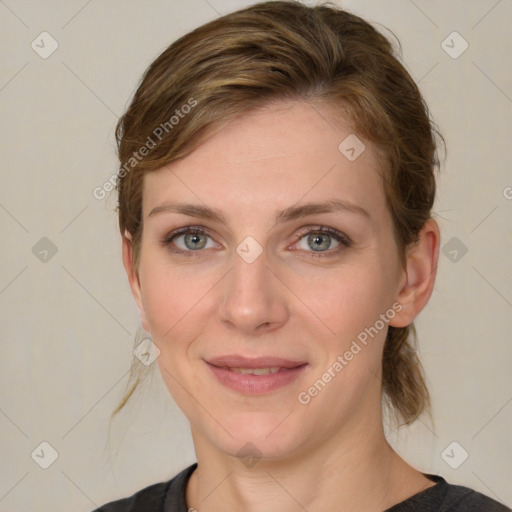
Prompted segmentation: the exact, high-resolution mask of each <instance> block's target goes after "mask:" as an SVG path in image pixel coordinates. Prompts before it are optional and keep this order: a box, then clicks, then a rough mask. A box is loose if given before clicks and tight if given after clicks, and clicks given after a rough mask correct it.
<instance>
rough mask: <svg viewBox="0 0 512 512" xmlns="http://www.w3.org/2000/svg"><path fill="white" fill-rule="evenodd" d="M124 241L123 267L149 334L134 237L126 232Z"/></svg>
mask: <svg viewBox="0 0 512 512" xmlns="http://www.w3.org/2000/svg"><path fill="white" fill-rule="evenodd" d="M122 238H123V240H122V244H123V246H122V251H123V265H124V268H125V271H126V275H127V277H128V282H129V284H130V289H131V291H132V295H133V298H134V299H135V302H136V304H137V307H138V308H139V312H140V319H141V322H142V327H144V329H145V330H146V331H147V332H150V331H149V326H148V323H147V319H146V313H145V310H144V304H143V302H142V294H141V285H140V278H139V273H138V270H137V268H135V265H134V262H133V244H132V237H131V234H130V233H129V232H128V231H125V232H124V235H123V237H122Z"/></svg>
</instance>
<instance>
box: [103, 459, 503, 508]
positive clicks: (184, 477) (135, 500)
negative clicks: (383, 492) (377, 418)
mask: <svg viewBox="0 0 512 512" xmlns="http://www.w3.org/2000/svg"><path fill="white" fill-rule="evenodd" d="M196 467H197V463H195V464H192V466H189V467H188V468H186V469H184V470H183V471H182V472H181V473H179V474H178V475H176V476H175V477H174V478H173V479H172V480H169V481H167V482H161V483H158V484H153V485H150V486H149V487H145V488H144V489H142V490H140V491H138V492H137V493H135V494H133V495H132V496H130V497H129V498H124V499H122V500H117V501H111V502H110V503H107V504H106V505H103V506H102V507H100V508H98V509H96V510H94V511H93V512H188V509H187V502H186V499H185V496H186V493H185V491H186V487H187V481H188V479H189V477H190V475H191V474H192V473H193V471H194V470H195V469H196ZM424 474H425V473H424ZM425 476H426V477H427V478H429V479H430V480H432V481H434V482H436V485H433V486H432V487H429V488H428V489H425V490H424V491H421V492H419V493H417V494H415V495H414V496H411V497H410V498H407V499H406V500H405V501H402V502H400V503H398V504H397V505H394V506H392V507H391V508H388V509H387V510H385V511H384V512H473V511H474V512H510V511H511V509H510V508H507V507H505V505H502V504H500V503H498V502H497V501H495V500H493V499H492V498H489V497H488V496H485V495H484V494H480V493H479V492H476V491H473V490H472V489H469V488H468V487H463V486H461V485H452V484H449V483H447V482H446V480H445V479H444V478H443V477H442V476H438V475H430V474H425ZM199 512H200V511H199Z"/></svg>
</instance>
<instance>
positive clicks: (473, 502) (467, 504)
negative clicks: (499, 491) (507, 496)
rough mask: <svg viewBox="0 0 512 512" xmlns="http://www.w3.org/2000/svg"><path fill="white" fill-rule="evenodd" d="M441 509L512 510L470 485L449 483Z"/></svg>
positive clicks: (490, 511)
mask: <svg viewBox="0 0 512 512" xmlns="http://www.w3.org/2000/svg"><path fill="white" fill-rule="evenodd" d="M441 510H442V511H445V510H446V512H452V511H453V512H459V511H460V512H471V511H475V512H477V511H478V512H510V510H511V509H510V508H508V507H506V506H505V505H503V504H502V503H500V502H498V501H496V500H494V499H493V498H491V497H489V496H486V495H485V494H482V493H479V492H477V491H475V490H473V489H470V488H469V487H464V486H462V485H452V484H447V493H446V496H445V499H444V502H443V505H442V508H441Z"/></svg>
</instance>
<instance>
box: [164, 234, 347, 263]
mask: <svg viewBox="0 0 512 512" xmlns="http://www.w3.org/2000/svg"><path fill="white" fill-rule="evenodd" d="M183 234H194V235H196V234H197V235H206V236H208V237H209V238H211V237H210V235H209V234H208V233H207V231H205V230H204V229H203V228H201V227H199V226H186V227H184V228H180V229H177V230H175V231H173V232H172V233H169V234H168V235H167V236H166V237H165V238H164V239H163V240H162V245H163V246H164V247H168V246H170V245H171V243H172V241H173V240H174V239H175V238H177V237H178V236H180V235H183ZM312 234H315V235H329V236H331V237H332V238H334V239H335V240H336V241H337V242H339V243H340V245H339V246H338V247H336V248H335V249H331V250H327V251H306V252H307V253H311V254H310V255H309V256H311V257H312V258H318V257H329V256H333V255H334V254H337V253H339V252H340V251H342V250H343V249H345V248H348V247H350V246H351V245H352V240H350V238H349V237H348V236H347V235H345V234H344V233H341V232H339V231H337V230H335V229H332V228H328V227H324V226H320V227H318V228H314V229H311V228H309V229H307V230H305V231H303V232H301V233H299V234H297V235H296V237H295V242H294V244H295V243H297V242H298V241H299V240H301V239H302V238H304V237H305V236H307V235H312ZM172 251H173V252H175V253H179V254H183V255H184V256H187V257H197V256H201V252H203V251H201V250H198V251H184V250H182V249H172Z"/></svg>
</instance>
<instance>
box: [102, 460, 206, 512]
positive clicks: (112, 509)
mask: <svg viewBox="0 0 512 512" xmlns="http://www.w3.org/2000/svg"><path fill="white" fill-rule="evenodd" d="M196 467H197V464H193V465H191V466H189V467H188V468H186V469H184V470H183V471H182V472H181V473H179V474H177V475H176V476H175V477H174V478H172V479H171V480H168V481H166V482H159V483H156V484H153V485H149V486H148V487H144V488H143V489H141V490H139V491H137V492H136V493H134V494H132V495H131V496H129V497H127V498H122V499H120V500H116V501H110V502H109V503H106V504H105V505H102V506H101V507H99V508H97V509H95V510H93V512H147V511H148V510H151V512H164V510H171V509H169V508H168V507H166V504H169V505H174V507H175V506H176V505H177V507H178V508H174V507H173V508H172V510H181V509H182V504H183V503H184V498H185V488H186V484H187V481H188V478H189V477H190V475H191V474H192V472H193V471H194V469H195V468H196Z"/></svg>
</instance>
